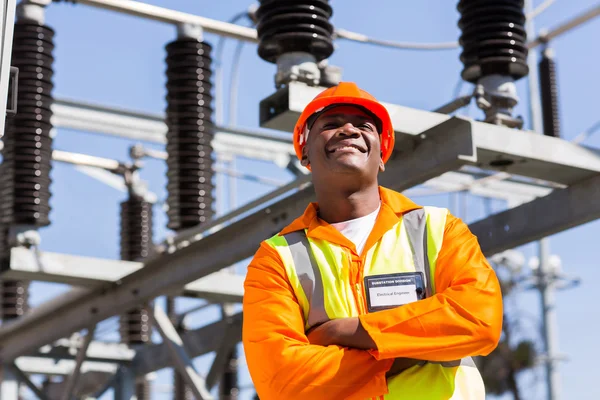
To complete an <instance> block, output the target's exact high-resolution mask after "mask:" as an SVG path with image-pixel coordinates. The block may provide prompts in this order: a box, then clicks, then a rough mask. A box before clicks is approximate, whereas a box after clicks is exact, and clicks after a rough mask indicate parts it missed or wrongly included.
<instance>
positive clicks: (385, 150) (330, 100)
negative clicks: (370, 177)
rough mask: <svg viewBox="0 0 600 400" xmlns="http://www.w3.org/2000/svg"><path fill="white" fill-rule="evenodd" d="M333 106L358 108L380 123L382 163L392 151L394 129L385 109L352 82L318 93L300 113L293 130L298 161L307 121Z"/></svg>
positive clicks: (305, 133) (304, 139) (305, 135)
mask: <svg viewBox="0 0 600 400" xmlns="http://www.w3.org/2000/svg"><path fill="white" fill-rule="evenodd" d="M333 105H351V106H359V107H360V108H364V109H366V110H368V111H369V112H371V113H372V114H374V115H375V116H376V117H377V118H379V120H380V121H381V132H379V133H380V135H381V152H382V157H381V158H382V159H383V162H384V163H385V162H387V160H388V159H389V158H390V156H391V155H392V151H393V150H394V141H395V136H394V128H393V127H392V120H391V119H390V115H389V113H388V112H387V110H386V108H385V107H384V106H383V105H382V104H381V103H379V102H378V101H377V99H376V98H375V97H373V96H372V95H371V94H369V93H367V92H366V91H364V90H362V89H360V88H359V87H358V86H357V85H356V84H355V83H354V82H341V83H340V84H338V85H337V86H333V87H330V88H328V89H325V90H324V91H322V92H321V93H319V94H318V95H317V96H316V97H315V98H314V99H313V100H312V101H311V102H310V103H309V104H308V105H307V106H306V107H305V108H304V111H302V114H300V117H299V118H298V121H297V122H296V126H295V128H294V138H293V140H294V150H295V151H296V156H298V159H300V160H301V159H302V148H303V147H304V145H305V144H306V143H305V142H306V138H307V136H308V127H307V121H308V119H309V118H310V117H311V116H313V115H314V114H315V113H320V112H323V111H324V110H325V109H326V108H328V107H330V106H333Z"/></svg>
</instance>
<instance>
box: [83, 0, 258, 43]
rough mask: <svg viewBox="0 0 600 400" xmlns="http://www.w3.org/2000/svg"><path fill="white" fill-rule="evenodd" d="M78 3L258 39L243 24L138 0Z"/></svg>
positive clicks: (254, 33)
mask: <svg viewBox="0 0 600 400" xmlns="http://www.w3.org/2000/svg"><path fill="white" fill-rule="evenodd" d="M77 2H78V3H81V4H86V5H88V6H93V7H98V8H103V9H106V10H111V11H117V12H120V13H123V14H128V15H133V16H135V17H140V18H147V19H151V20H154V21H158V22H164V23H168V24H174V25H186V24H187V25H196V26H200V27H201V28H202V29H203V30H204V31H206V32H210V33H214V34H217V35H222V36H227V37H231V38H234V39H239V40H247V41H250V42H256V41H258V38H257V35H256V30H255V29H252V28H247V27H245V26H240V25H235V24H231V23H228V22H223V21H218V20H214V19H210V18H205V17H200V16H198V15H194V14H188V13H184V12H181V11H175V10H171V9H168V8H163V7H157V6H154V5H151V4H147V3H142V2H139V1H132V0H128V1H122V0H77Z"/></svg>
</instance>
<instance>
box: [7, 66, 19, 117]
mask: <svg viewBox="0 0 600 400" xmlns="http://www.w3.org/2000/svg"><path fill="white" fill-rule="evenodd" d="M18 95H19V68H17V67H10V75H9V81H8V100H7V104H6V113H7V114H10V115H15V114H16V113H17V98H18Z"/></svg>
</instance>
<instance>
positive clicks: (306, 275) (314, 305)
mask: <svg viewBox="0 0 600 400" xmlns="http://www.w3.org/2000/svg"><path fill="white" fill-rule="evenodd" d="M283 237H284V238H285V240H286V241H287V243H288V247H289V249H290V252H291V253H292V260H293V261H294V269H295V270H296V275H297V276H298V280H299V281H300V285H301V286H302V290H304V294H305V295H306V299H307V300H308V321H307V324H308V326H309V328H310V327H312V326H315V325H318V324H320V323H322V322H326V321H329V317H328V316H327V312H326V311H325V295H324V292H323V280H322V279H321V271H320V270H319V266H318V264H317V261H316V260H315V257H314V255H313V252H312V251H311V249H310V244H309V243H308V239H307V238H306V233H305V232H304V231H303V230H302V231H295V232H290V233H288V234H286V235H284V236H283Z"/></svg>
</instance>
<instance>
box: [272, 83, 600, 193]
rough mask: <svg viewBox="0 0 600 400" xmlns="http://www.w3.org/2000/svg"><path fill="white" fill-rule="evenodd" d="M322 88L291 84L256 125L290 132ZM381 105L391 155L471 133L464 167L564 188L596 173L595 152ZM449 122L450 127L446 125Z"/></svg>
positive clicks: (599, 166) (599, 160)
mask: <svg viewBox="0 0 600 400" xmlns="http://www.w3.org/2000/svg"><path fill="white" fill-rule="evenodd" d="M322 89H323V88H318V87H309V86H307V85H305V84H303V83H299V82H291V83H290V84H289V85H288V86H286V87H285V88H283V89H280V90H278V91H277V92H275V93H274V94H273V95H271V96H270V97H268V98H266V99H264V100H263V101H262V102H261V105H260V110H261V116H260V122H261V125H262V126H264V127H267V128H271V129H277V130H282V131H292V130H293V127H294V125H295V123H296V121H297V119H298V117H299V116H300V113H301V112H302V110H304V107H305V106H306V105H307V104H308V103H309V102H310V100H312V98H313V97H315V96H316V94H318V93H319V92H320V91H321V90H322ZM382 104H383V105H384V106H385V107H386V109H387V110H388V112H389V114H390V117H391V119H392V123H393V126H394V129H395V132H396V146H395V150H396V151H397V152H400V153H403V152H410V151H412V149H413V148H414V143H415V141H418V140H419V138H418V137H419V135H422V134H423V133H425V131H428V130H430V132H438V130H439V131H442V132H443V130H444V129H447V128H451V129H458V130H461V132H465V131H469V132H470V136H471V141H472V145H473V152H472V157H470V158H469V159H467V160H466V161H467V164H469V165H473V166H476V167H480V168H484V169H489V170H499V171H502V172H507V173H509V174H513V175H520V176H524V177H530V178H535V179H543V180H547V181H550V182H556V183H560V184H565V185H569V184H572V183H575V182H579V181H582V180H584V179H587V178H590V177H592V176H594V175H596V174H598V173H600V154H599V152H598V150H596V149H592V148H589V147H585V146H580V145H577V144H574V143H570V142H568V141H566V140H563V139H560V138H553V137H548V136H543V135H539V134H535V133H533V132H530V131H519V130H515V129H510V128H507V127H504V126H499V125H492V124H488V123H485V122H477V121H473V120H470V119H466V118H459V117H450V116H448V115H445V114H439V113H435V112H430V111H423V110H416V109H413V108H409V107H403V106H399V105H396V104H389V103H382ZM452 120H454V121H455V122H450V121H452ZM459 125H462V126H459Z"/></svg>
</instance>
